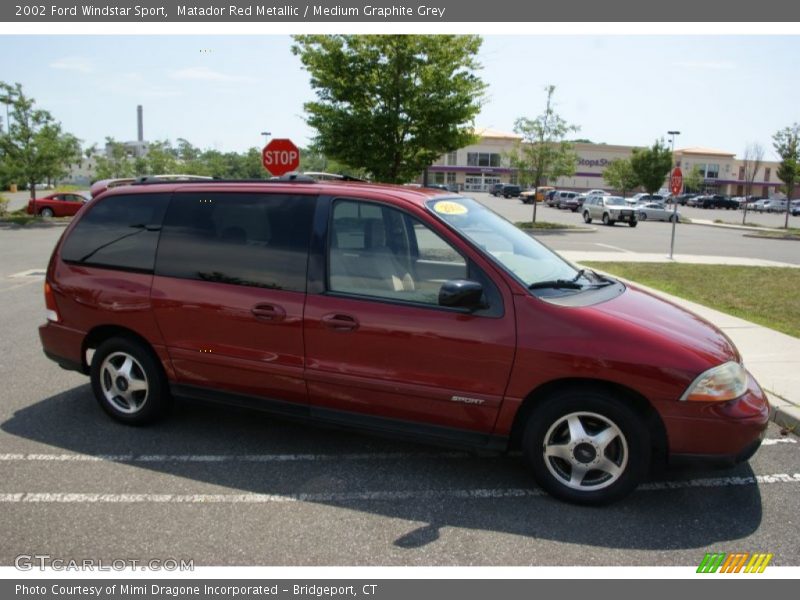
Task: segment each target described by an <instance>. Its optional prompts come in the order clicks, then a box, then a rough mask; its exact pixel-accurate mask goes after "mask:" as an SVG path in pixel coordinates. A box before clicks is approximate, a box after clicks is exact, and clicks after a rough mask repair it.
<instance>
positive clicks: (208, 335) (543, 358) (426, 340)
mask: <svg viewBox="0 0 800 600" xmlns="http://www.w3.org/2000/svg"><path fill="white" fill-rule="evenodd" d="M45 300H46V305H47V323H46V324H45V325H43V326H42V327H41V328H40V334H41V339H42V343H43V345H44V350H45V352H46V354H47V355H48V356H49V357H50V358H52V359H53V360H55V361H56V362H58V363H59V364H60V365H61V366H62V367H65V368H70V369H75V370H78V371H80V372H83V373H86V374H89V375H90V376H91V382H92V387H93V390H94V394H95V396H96V397H97V400H98V402H99V403H100V406H101V407H102V408H103V409H104V410H105V411H106V412H107V413H108V414H109V415H111V416H112V417H114V418H115V419H117V420H119V421H122V422H125V423H131V424H140V423H145V422H148V421H151V420H153V419H155V418H156V417H159V416H161V415H162V414H163V413H164V412H165V410H166V409H167V408H168V406H169V403H170V400H171V398H173V397H176V396H180V397H185V398H190V399H192V398H194V399H203V400H217V401H227V402H231V403H234V404H239V405H246V406H252V407H256V408H260V409H266V410H270V411H274V412H276V413H280V414H284V415H287V416H290V417H295V418H304V419H309V420H314V421H324V422H327V423H334V424H338V425H343V426H350V427H356V428H362V429H370V430H377V431H380V432H385V433H392V434H398V435H402V436H406V437H409V436H413V437H416V438H420V439H425V440H428V441H436V442H443V443H448V444H457V445H467V446H472V447H482V448H490V449H506V448H509V447H519V448H521V449H522V451H523V453H524V456H525V457H526V459H527V460H528V462H529V463H530V465H531V467H532V470H533V474H534V476H535V478H536V480H537V481H538V483H539V484H540V485H541V486H542V487H543V488H544V489H546V490H547V491H548V492H549V493H550V494H552V495H554V496H556V497H558V498H561V499H564V500H567V501H571V502H578V503H584V504H600V503H607V502H610V501H614V500H617V499H619V498H621V497H623V496H624V495H625V494H627V493H629V492H630V491H632V490H633V489H634V488H635V487H636V485H637V484H638V483H639V482H640V481H641V480H642V478H643V477H645V476H646V474H647V472H648V469H649V467H650V465H651V463H652V462H653V459H654V458H660V457H667V458H669V459H676V458H681V457H694V458H703V457H704V458H708V459H712V460H714V461H715V462H722V463H727V464H733V463H735V462H738V461H742V460H747V459H748V458H749V457H750V456H751V455H752V454H753V453H754V452H755V451H756V449H757V448H758V446H759V444H760V441H761V437H762V435H763V432H764V429H765V428H766V425H767V419H768V408H769V407H768V404H767V401H766V398H765V396H764V393H763V392H762V391H761V389H760V388H759V386H758V384H757V383H756V382H755V381H754V380H753V378H752V377H751V376H750V375H749V373H748V372H747V371H746V370H745V368H744V367H743V366H742V361H741V357H740V356H739V354H738V352H737V350H736V348H735V347H734V346H733V344H732V343H731V342H730V340H729V339H728V338H727V337H726V336H725V335H724V334H723V333H722V332H720V331H719V330H718V329H716V328H715V327H713V326H712V325H710V324H709V323H707V322H706V321H704V320H703V319H701V318H699V317H697V316H695V315H693V314H691V313H689V312H687V311H685V310H683V309H681V308H679V307H677V306H674V305H672V304H670V303H668V302H665V301H663V300H660V299H658V298H655V297H653V296H651V295H649V294H647V293H645V292H643V291H641V290H638V289H636V288H635V287H634V286H627V285H625V284H623V283H621V282H619V281H616V280H614V279H610V278H607V277H603V276H600V275H597V274H595V273H593V272H592V271H589V270H585V269H578V268H576V267H574V266H573V265H571V264H569V263H567V262H566V261H564V260H563V259H561V258H560V257H559V256H558V255H556V254H555V253H553V252H552V251H550V250H549V249H547V248H546V247H544V246H543V245H541V244H540V243H538V242H537V241H535V240H534V239H532V238H531V237H530V236H528V235H526V234H525V233H523V232H521V231H519V230H518V229H517V228H515V227H514V226H513V225H512V224H510V223H509V222H507V221H505V220H504V219H502V218H500V217H499V216H497V215H496V214H495V213H493V212H491V211H489V210H488V209H486V208H485V207H483V206H482V205H481V204H479V203H477V202H475V201H474V200H471V199H469V198H464V197H460V196H457V195H453V194H450V193H448V192H443V191H438V190H426V189H413V188H401V187H391V186H379V185H371V184H365V183H352V182H346V181H345V182H314V181H313V180H303V178H297V179H295V180H291V181H289V180H284V181H270V182H225V181H204V182H191V181H186V182H179V183H178V182H173V183H164V182H148V181H142V182H139V183H133V184H129V185H121V186H118V187H114V188H113V189H111V188H109V189H107V190H105V191H103V192H102V193H100V194H99V195H97V196H96V197H95V198H94V199H93V200H92V201H91V202H90V203H88V204H87V205H86V206H85V207H84V210H82V211H81V212H80V214H79V215H78V217H77V218H76V219H75V221H74V222H73V223H72V224H71V225H70V226H69V227H68V229H67V230H66V231H65V233H64V235H63V237H62V239H61V241H60V242H59V243H58V245H57V246H56V248H55V250H54V252H53V256H52V258H51V260H50V264H49V266H48V269H47V278H46V283H45ZM92 350H93V351H94V352H93V353H90V351H92ZM90 354H91V357H92V358H91V361H89V359H88V356H89V355H90Z"/></svg>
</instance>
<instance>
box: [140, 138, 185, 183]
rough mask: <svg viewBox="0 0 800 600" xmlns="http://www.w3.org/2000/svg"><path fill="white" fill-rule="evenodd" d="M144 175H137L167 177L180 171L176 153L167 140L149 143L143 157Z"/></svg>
mask: <svg viewBox="0 0 800 600" xmlns="http://www.w3.org/2000/svg"><path fill="white" fill-rule="evenodd" d="M143 158H144V165H143V166H144V170H145V172H144V173H137V175H167V174H170V173H176V172H177V171H179V170H181V169H179V167H178V151H177V150H176V149H175V148H173V147H172V144H170V143H169V141H168V140H164V141H161V142H151V143H150V144H148V146H147V154H145V155H144V157H143Z"/></svg>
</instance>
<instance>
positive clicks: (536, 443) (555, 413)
mask: <svg viewBox="0 0 800 600" xmlns="http://www.w3.org/2000/svg"><path fill="white" fill-rule="evenodd" d="M522 450H523V454H524V456H525V458H526V460H527V462H528V464H529V465H530V467H531V469H532V470H533V476H534V478H535V479H536V482H537V483H538V484H539V485H540V486H541V487H542V488H543V489H544V490H545V491H546V492H547V493H549V494H550V495H551V496H554V497H555V498H558V499H560V500H564V501H566V502H572V503H575V504H583V505H603V504H609V503H611V502H616V501H618V500H621V499H622V498H624V497H625V496H627V495H628V494H630V493H631V492H632V491H633V490H634V489H636V486H637V485H639V483H640V482H641V481H642V480H643V479H644V477H645V476H646V475H647V473H648V471H649V469H650V460H651V442H650V432H649V430H648V428H647V426H646V425H645V423H644V421H643V420H642V418H641V417H640V416H639V415H638V414H637V413H636V412H635V411H634V410H633V409H632V408H631V407H630V406H629V405H627V404H626V403H625V402H624V400H623V399H621V398H617V397H614V396H613V395H611V394H610V393H607V392H605V391H603V390H601V389H593V388H591V387H578V388H568V389H564V390H561V391H558V392H556V393H554V394H552V395H551V396H550V397H548V398H547V399H546V400H544V401H543V402H542V403H541V404H539V405H538V406H537V407H536V408H535V409H534V410H533V412H532V413H531V414H530V416H529V418H528V422H527V423H526V425H525V430H524V433H523V438H522ZM589 466H594V467H595V468H587V467H589Z"/></svg>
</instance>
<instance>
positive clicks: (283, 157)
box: [261, 138, 300, 177]
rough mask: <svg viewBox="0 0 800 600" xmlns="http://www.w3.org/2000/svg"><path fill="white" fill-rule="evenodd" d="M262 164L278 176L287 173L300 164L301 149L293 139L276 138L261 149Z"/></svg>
mask: <svg viewBox="0 0 800 600" xmlns="http://www.w3.org/2000/svg"><path fill="white" fill-rule="evenodd" d="M261 164H262V165H264V168H265V169H266V170H267V171H269V172H270V173H271V174H272V175H275V176H276V177H280V176H281V175H286V173H288V172H289V171H296V170H297V167H299V166H300V150H298V149H297V146H295V145H294V142H292V140H289V139H286V138H277V139H274V140H272V141H271V142H270V143H269V144H267V145H266V146H264V149H263V150H261Z"/></svg>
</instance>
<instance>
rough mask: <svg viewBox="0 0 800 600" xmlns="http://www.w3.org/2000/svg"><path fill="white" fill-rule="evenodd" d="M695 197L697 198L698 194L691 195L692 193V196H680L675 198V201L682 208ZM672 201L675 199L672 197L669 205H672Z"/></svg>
mask: <svg viewBox="0 0 800 600" xmlns="http://www.w3.org/2000/svg"><path fill="white" fill-rule="evenodd" d="M695 196H697V194H691V193H690V194H680V195H678V196H674V199H675V201H676V202H677V203H678V204H680V205H681V206H686V202H687V201H688V200H689V199H691V198H694V197H695ZM672 199H673V197H670V198H669V200H668V203H669V204H671V203H672Z"/></svg>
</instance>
